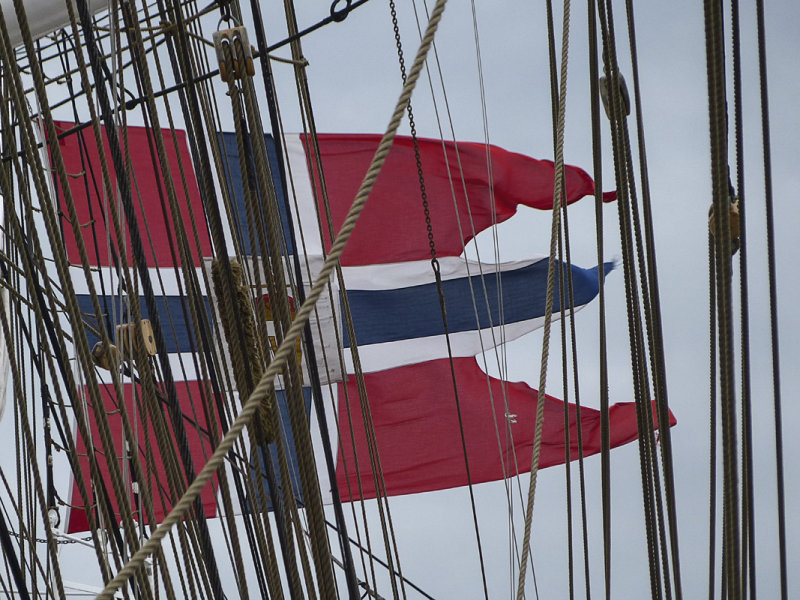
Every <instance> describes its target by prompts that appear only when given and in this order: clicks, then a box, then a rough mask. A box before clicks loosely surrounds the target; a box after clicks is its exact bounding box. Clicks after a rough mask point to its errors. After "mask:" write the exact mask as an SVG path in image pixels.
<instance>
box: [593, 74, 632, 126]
mask: <svg viewBox="0 0 800 600" xmlns="http://www.w3.org/2000/svg"><path fill="white" fill-rule="evenodd" d="M617 81H619V97H620V99H621V100H622V110H623V112H624V114H625V116H626V117H627V116H628V115H630V114H631V97H630V95H629V94H628V84H626V83H625V78H624V77H623V76H622V73H619V74H618V75H617ZM609 85H610V82H609V78H608V77H601V78H600V99H601V100H602V101H603V108H604V109H605V110H606V116H607V117H608V118H609V119H611V100H610V98H609Z"/></svg>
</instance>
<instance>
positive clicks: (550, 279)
mask: <svg viewBox="0 0 800 600" xmlns="http://www.w3.org/2000/svg"><path fill="white" fill-rule="evenodd" d="M569 18H570V2H569V0H565V2H564V18H563V27H562V45H561V78H560V82H561V89H560V92H559V102H558V120H557V126H556V138H555V139H556V144H555V146H556V153H555V182H554V190H553V221H552V227H551V231H550V259H549V264H548V268H547V292H546V295H545V298H546V299H545V315H544V335H543V339H542V360H541V365H540V371H539V392H538V397H537V402H536V426H535V430H534V437H533V456H532V457H531V478H530V482H529V486H528V499H527V503H526V507H525V532H524V534H523V538H522V558H521V560H520V571H519V578H518V581H517V600H522V598H523V596H524V595H525V575H526V574H527V571H528V567H527V562H528V554H529V552H530V536H531V525H532V522H533V501H534V496H535V494H536V479H537V474H538V472H539V456H540V455H541V447H542V429H543V425H544V403H545V400H546V396H545V387H546V384H547V363H548V358H549V355H550V327H551V322H552V318H553V295H554V291H555V267H556V264H555V263H556V258H555V256H556V241H557V238H558V230H559V222H560V216H561V211H560V204H561V203H562V202H563V179H564V129H565V113H566V102H567V64H568V58H569Z"/></svg>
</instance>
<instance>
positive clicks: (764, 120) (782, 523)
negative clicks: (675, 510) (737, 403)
mask: <svg viewBox="0 0 800 600" xmlns="http://www.w3.org/2000/svg"><path fill="white" fill-rule="evenodd" d="M756 22H757V26H758V74H759V83H760V92H761V135H762V145H763V148H764V150H763V153H764V201H765V204H766V217H767V270H768V273H769V324H770V338H771V340H772V390H773V391H772V393H773V407H774V408H773V410H774V413H775V468H776V487H777V496H778V560H779V565H780V579H781V600H785V599H786V598H787V594H788V581H787V579H788V577H787V566H786V499H785V491H784V476H783V419H782V416H781V412H782V409H781V376H780V356H779V341H778V292H777V282H776V274H775V226H774V218H773V207H772V158H771V156H772V152H771V148H770V130H769V94H768V90H767V42H766V33H765V27H764V2H763V1H762V0H757V1H756Z"/></svg>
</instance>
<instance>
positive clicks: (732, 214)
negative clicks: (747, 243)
mask: <svg viewBox="0 0 800 600" xmlns="http://www.w3.org/2000/svg"><path fill="white" fill-rule="evenodd" d="M728 227H729V229H730V232H731V254H735V253H736V252H737V250H739V244H740V243H741V242H740V237H741V235H742V232H741V224H740V221H739V200H735V201H733V202H731V203H730V205H729V208H728ZM714 229H715V226H714V205H713V204H712V205H711V208H709V209H708V230H709V231H710V232H711V235H712V236H713V235H714Z"/></svg>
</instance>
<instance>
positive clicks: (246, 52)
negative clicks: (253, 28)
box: [212, 25, 256, 83]
mask: <svg viewBox="0 0 800 600" xmlns="http://www.w3.org/2000/svg"><path fill="white" fill-rule="evenodd" d="M212 37H213V39H214V48H215V49H216V52H217V64H219V75H220V77H222V81H224V82H225V83H228V81H229V80H230V79H231V78H233V79H242V78H244V77H252V76H253V75H255V74H256V67H255V63H253V47H252V46H251V45H250V41H249V40H248V37H247V29H246V28H245V27H243V26H241V25H237V26H236V27H232V28H230V29H221V30H219V31H215V32H214V34H213V36H212ZM236 41H238V42H239V43H238V44H236V43H235V42H236ZM226 44H227V45H228V46H230V49H231V54H232V55H233V72H229V71H228V66H227V64H226V62H225V45H226ZM238 48H241V55H239V54H238V52H237V49H238Z"/></svg>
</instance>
